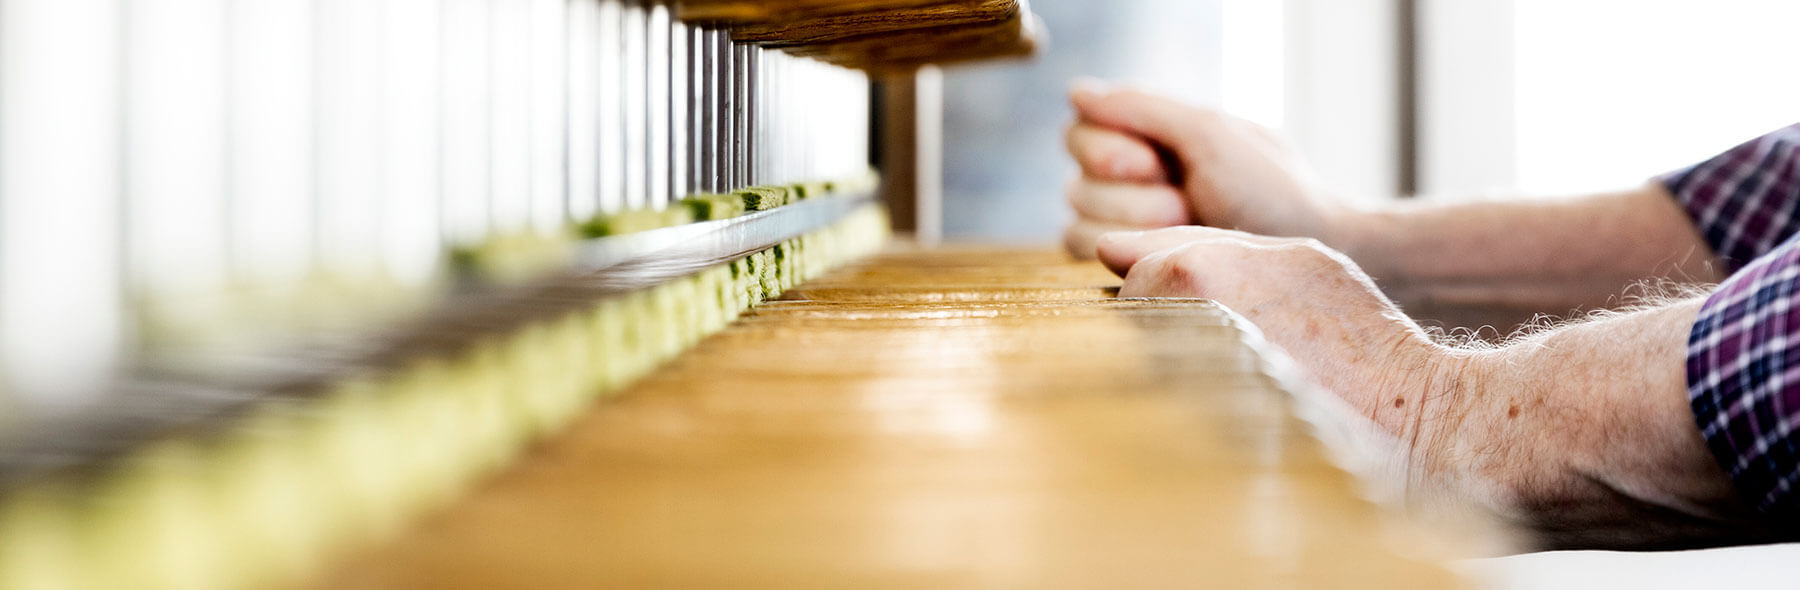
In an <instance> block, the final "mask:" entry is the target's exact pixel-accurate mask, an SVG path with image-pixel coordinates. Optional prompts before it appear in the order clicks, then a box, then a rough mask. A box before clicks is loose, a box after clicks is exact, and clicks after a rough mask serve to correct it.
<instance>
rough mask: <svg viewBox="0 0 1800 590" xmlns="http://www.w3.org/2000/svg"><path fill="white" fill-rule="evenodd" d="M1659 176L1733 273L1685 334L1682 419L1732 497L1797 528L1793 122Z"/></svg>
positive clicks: (1797, 203) (1799, 357) (1798, 190)
mask: <svg viewBox="0 0 1800 590" xmlns="http://www.w3.org/2000/svg"><path fill="white" fill-rule="evenodd" d="M1660 180H1661V181H1662V182H1663V183H1664V184H1665V185H1666V186H1667V187H1668V188H1669V192H1670V193H1671V194H1673V195H1674V196H1675V200H1676V201H1677V202H1679V203H1680V204H1681V205H1682V207H1683V208H1684V209H1686V211H1687V213H1688V215H1689V216H1690V217H1692V218H1693V221H1694V224H1695V226H1696V227H1697V228H1698V229H1699V230H1700V235H1701V236H1702V237H1704V238H1705V239H1706V242H1707V244H1709V245H1711V246H1712V248H1713V252H1714V253H1716V254H1718V255H1719V257H1720V258H1721V259H1722V260H1724V261H1725V263H1726V264H1727V265H1728V268H1730V269H1732V270H1733V271H1734V272H1733V273H1732V275H1731V276H1730V278H1728V279H1726V280H1725V282H1724V283H1723V284H1721V285H1720V286H1719V288H1718V289H1717V290H1715V291H1714V292H1713V293H1712V295H1711V296H1710V297H1708V298H1707V300H1706V303H1705V304H1703V305H1702V306H1701V308H1700V313H1699V316H1698V317H1697V318H1695V320H1694V327H1693V330H1692V331H1691V332H1690V333H1689V335H1688V356H1687V382H1688V401H1689V404H1690V405H1691V406H1692V408H1693V411H1694V421H1695V423H1696V424H1697V425H1698V426H1699V427H1700V433H1701V435H1702V436H1703V437H1704V438H1705V439H1706V443H1707V446H1708V447H1710V448H1711V450H1712V453H1713V456H1714V458H1716V459H1718V461H1719V464H1720V465H1722V466H1723V467H1724V468H1725V470H1726V471H1727V472H1728V473H1730V475H1731V478H1732V481H1733V482H1734V483H1735V484H1736V486H1737V489H1738V491H1739V492H1740V493H1742V494H1743V495H1744V496H1745V497H1746V498H1747V499H1749V500H1750V501H1752V502H1754V503H1755V504H1756V505H1757V506H1758V508H1760V509H1761V510H1763V511H1764V512H1765V513H1767V514H1769V515H1770V516H1772V517H1775V518H1777V519H1779V520H1781V521H1783V522H1786V523H1795V522H1800V496H1797V495H1795V494H1794V493H1793V491H1794V486H1795V484H1796V479H1797V478H1800V434H1797V433H1796V432H1795V430H1796V428H1800V309H1797V308H1800V237H1796V236H1795V234H1796V233H1800V125H1795V126H1791V127H1787V128H1783V129H1781V130H1779V131H1776V132H1774V133H1771V134H1769V135H1765V136H1763V137H1760V138H1757V139H1755V140H1752V141H1750V142H1749V143H1745V144H1743V145H1740V146H1738V147H1736V148H1733V149H1731V150H1730V151H1727V152H1725V153H1724V154H1721V155H1719V156H1718V157H1715V158H1713V159H1711V160H1708V161H1706V162H1702V163H1700V164H1698V165H1695V166H1693V167H1690V168H1686V169H1683V170H1679V171H1676V172H1674V173H1671V174H1669V175H1666V176H1664V177H1662V178H1661V179H1660ZM1746 262H1747V264H1746Z"/></svg>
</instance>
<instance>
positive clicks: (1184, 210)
mask: <svg viewBox="0 0 1800 590" xmlns="http://www.w3.org/2000/svg"><path fill="white" fill-rule="evenodd" d="M1070 99H1071V102H1072V103H1073V105H1074V107H1075V112H1076V116H1077V121H1076V123H1075V124H1074V125H1072V126H1071V127H1070V128H1069V130H1068V133H1067V137H1066V139H1067V143H1068V149H1069V153H1070V155H1071V156H1073V157H1074V158H1075V160H1076V162H1077V163H1078V164H1080V166H1081V171H1082V172H1081V177H1080V178H1078V179H1077V180H1075V181H1074V182H1072V183H1071V184H1070V186H1069V189H1068V197H1069V201H1070V204H1071V205H1072V206H1073V207H1074V209H1075V211H1076V214H1077V220H1076V221H1075V222H1074V223H1073V224H1072V225H1071V226H1070V227H1069V228H1068V230H1067V231H1066V232H1065V233H1064V242H1065V245H1066V246H1067V247H1068V248H1069V250H1070V252H1071V253H1073V254H1075V255H1076V256H1078V257H1088V256H1092V255H1093V252H1094V246H1095V243H1096V240H1097V239H1098V238H1099V235H1100V234H1102V233H1105V232H1107V231H1118V230H1144V229H1154V228H1159V227H1167V226H1172V225H1184V224H1199V225H1209V226H1214V227H1222V228H1229V229H1240V230H1243V231H1247V232H1251V233H1256V234H1265V235H1278V236H1306V237H1313V238H1318V239H1320V240H1324V241H1326V242H1328V243H1334V244H1335V243H1338V242H1339V240H1340V239H1341V238H1343V237H1344V235H1345V233H1346V232H1347V231H1348V228H1347V227H1346V226H1347V225H1348V221H1347V220H1346V216H1345V215H1344V213H1345V211H1344V208H1343V207H1342V206H1341V205H1338V204H1337V203H1336V201H1335V200H1334V199H1332V198H1331V197H1330V196H1329V195H1327V194H1325V193H1324V191H1322V190H1321V189H1319V188H1318V187H1317V186H1316V185H1315V184H1314V183H1313V182H1312V180H1311V179H1309V178H1308V177H1307V174H1306V172H1305V169H1304V166H1303V165H1302V163H1301V162H1300V160H1299V158H1298V157H1297V156H1296V155H1294V154H1293V153H1292V152H1291V151H1289V150H1288V149H1287V148H1286V147H1285V146H1283V145H1282V144H1281V142H1280V141H1279V140H1278V139H1276V138H1275V137H1274V136H1273V134H1271V133H1269V131H1268V130H1266V129H1263V128H1262V127H1260V126H1258V125H1256V124H1254V123H1250V122H1248V121H1244V120H1241V119H1237V118H1235V117H1231V116H1228V115H1225V114H1222V113H1219V112H1217V111H1213V110H1208V109H1201V108H1197V107H1192V106H1188V105H1185V104H1182V103H1179V102H1176V101H1173V100H1170V99H1167V98H1163V97H1159V96H1155V95H1151V94H1147V93H1144V92H1139V91H1136V90H1111V89H1107V88H1105V87H1103V86H1100V85H1098V84H1096V83H1078V84H1077V85H1076V87H1075V88H1074V89H1073V90H1072V91H1071V92H1070Z"/></svg>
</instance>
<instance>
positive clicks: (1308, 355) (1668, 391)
mask: <svg viewBox="0 0 1800 590" xmlns="http://www.w3.org/2000/svg"><path fill="white" fill-rule="evenodd" d="M1099 255H1100V259H1101V260H1102V261H1103V262H1105V263H1106V264H1107V265H1108V266H1109V267H1110V268H1112V269H1113V270H1115V271H1117V272H1120V273H1121V274H1123V275H1125V282H1124V285H1123V286H1122V287H1121V288H1120V295H1121V296H1125V297H1205V298H1210V299H1214V300H1217V301H1219V302H1220V303H1223V304H1225V305H1226V306H1228V307H1230V308H1232V309H1234V310H1236V311H1237V312H1238V313H1241V314H1243V315H1244V316H1245V317H1246V318H1248V319H1249V320H1250V321H1251V322H1253V323H1255V324H1256V325H1257V326H1258V327H1259V328H1261V330H1262V332H1263V333H1264V334H1265V335H1266V336H1267V337H1268V339H1269V341H1271V342H1273V343H1275V344H1277V345H1279V346H1281V347H1282V348H1283V349H1285V350H1286V351H1287V352H1288V353H1289V354H1290V355H1291V356H1293V358H1294V360H1295V361H1296V362H1297V363H1298V364H1299V365H1300V366H1301V367H1303V368H1305V369H1306V370H1307V372H1308V373H1309V374H1310V375H1311V377H1312V378H1313V379H1314V380H1315V381H1317V382H1319V384H1320V385H1323V386H1325V388H1326V389H1328V390H1330V391H1332V392H1334V393H1335V394H1337V395H1338V397H1340V398H1342V399H1343V400H1344V401H1345V402H1347V403H1348V404H1349V405H1350V406H1351V407H1353V408H1355V409H1356V410H1358V411H1359V413H1361V414H1363V415H1365V416H1367V417H1369V418H1370V419H1371V420H1373V421H1374V422H1375V424H1376V425H1377V426H1379V427H1380V428H1381V429H1382V430H1383V431H1385V432H1387V433H1389V434H1391V435H1393V436H1394V437H1395V439H1396V440H1398V441H1399V442H1400V443H1401V445H1400V451H1401V452H1403V453H1405V454H1406V456H1405V457H1404V459H1405V464H1406V465H1408V466H1409V469H1410V470H1411V472H1410V473H1409V474H1408V476H1407V477H1408V481H1407V484H1408V485H1409V486H1412V487H1413V489H1416V490H1421V491H1425V492H1427V493H1435V492H1440V491H1445V492H1449V493H1452V494H1455V495H1456V497H1457V498H1458V499H1464V500H1471V501H1474V502H1475V503H1477V504H1480V505H1484V506H1486V507H1488V508H1489V509H1491V510H1493V511H1494V512H1496V513H1498V514H1500V515H1501V516H1502V517H1504V518H1505V519H1507V520H1509V521H1511V522H1513V523H1515V524H1517V525H1519V526H1520V527H1521V528H1523V529H1525V530H1527V531H1529V532H1531V533H1532V536H1533V538H1534V539H1535V541H1536V544H1538V545H1541V546H1545V547H1607V548H1653V547H1682V546H1698V545H1710V544H1719V543H1725V542H1739V541H1751V540H1764V539H1769V538H1771V534H1770V530H1769V529H1767V528H1766V525H1763V524H1758V522H1759V519H1762V517H1764V516H1766V515H1762V514H1760V513H1757V512H1755V511H1754V509H1753V508H1751V507H1749V506H1748V505H1747V504H1745V503H1744V502H1743V501H1742V500H1741V499H1740V498H1739V497H1738V495H1737V493H1736V491H1735V489H1734V488H1733V484H1732V482H1731V480H1730V478H1728V477H1727V475H1726V474H1725V473H1724V471H1723V470H1722V469H1721V468H1720V467H1719V465H1718V464H1717V463H1716V462H1715V460H1714V459H1713V457H1712V455H1711V454H1710V453H1711V452H1710V451H1709V450H1708V447H1707V446H1706V443H1705V442H1704V441H1703V440H1702V438H1701V435H1700V432H1699V430H1698V428H1697V427H1696V426H1695V419H1694V413H1693V411H1692V410H1690V409H1689V406H1688V395H1687V386H1686V369H1685V367H1686V364H1685V359H1686V350H1687V344H1686V343H1687V339H1688V335H1689V332H1690V328H1691V327H1692V326H1693V323H1694V318H1695V315H1696V313H1697V311H1698V310H1699V309H1700V307H1701V301H1700V300H1698V299H1693V300H1686V301H1680V302H1677V303H1672V304H1666V305H1663V306H1660V307H1655V308H1652V309H1645V310H1639V311H1632V312H1625V313H1614V314H1611V315H1608V316H1605V317H1601V318H1597V319H1592V320H1590V321H1587V322H1583V323H1578V324H1573V325H1568V326H1564V327H1560V328H1556V329H1551V330H1546V331H1544V332H1540V333H1538V334H1536V335H1535V336H1532V337H1529V338H1523V339H1520V340H1517V341H1515V342H1513V343H1511V344H1508V345H1506V346H1503V347H1498V348H1485V349H1471V348H1458V347H1450V346H1445V345H1443V344H1439V343H1437V342H1434V341H1432V340H1431V339H1430V338H1428V337H1427V336H1426V334H1425V332H1424V331H1423V330H1421V329H1420V328H1419V326H1418V325H1417V324H1415V323H1414V322H1413V321H1412V320H1411V319H1410V318H1408V317H1407V316H1406V315H1405V314H1403V313H1401V312H1400V310H1399V309H1397V308H1396V307H1395V306H1394V305H1393V304H1392V303H1391V302H1390V301H1389V300H1388V299H1387V298H1386V297H1385V296H1384V295H1383V293H1382V292H1381V291H1380V290H1378V289H1376V287H1375V285H1374V283H1373V282H1372V281H1371V280H1370V278H1369V277H1368V276H1367V275H1365V274H1364V273H1363V272H1362V271H1361V270H1360V269H1359V268H1358V267H1357V265H1356V264H1355V263H1354V262H1352V261H1351V260H1350V259H1349V258H1348V257H1346V256H1344V255H1343V254H1341V253H1338V252H1336V251H1333V250H1331V249H1330V248H1327V247H1325V246H1324V245H1322V244H1320V243H1319V242H1318V241H1315V240H1308V239H1292V238H1270V237H1265V236H1257V235H1252V234H1246V233H1243V232H1234V231H1226V230H1217V229H1210V228H1198V227H1179V228H1168V229H1162V230H1155V231H1149V232H1133V233H1116V234H1109V235H1107V236H1105V237H1103V238H1102V239H1101V240H1100V245H1099ZM1763 520H1764V521H1766V519H1763Z"/></svg>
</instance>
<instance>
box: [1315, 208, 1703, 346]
mask: <svg viewBox="0 0 1800 590" xmlns="http://www.w3.org/2000/svg"><path fill="white" fill-rule="evenodd" d="M1349 217H1350V221H1349V222H1348V224H1349V226H1350V228H1351V229H1350V230H1348V231H1346V232H1344V233H1343V234H1342V237H1341V238H1338V239H1331V238H1327V239H1326V240H1325V241H1326V243H1327V244H1328V245H1331V246H1333V247H1336V248H1339V249H1341V250H1343V251H1344V252H1345V253H1346V254H1348V255H1350V257H1351V258H1353V259H1355V260H1356V261H1357V262H1359V263H1361V264H1362V266H1363V268H1364V269H1365V270H1366V271H1367V272H1368V273H1369V274H1370V275H1372V276H1374V277H1375V278H1376V280H1377V281H1379V283H1380V285H1381V287H1382V290H1383V291H1386V292H1387V293H1388V295H1389V296H1391V297H1393V298H1394V299H1395V300H1396V301H1397V302H1398V303H1400V305H1401V306H1403V307H1404V308H1406V311H1407V312H1408V313H1409V314H1411V315H1413V316H1414V317H1416V318H1420V319H1431V320H1437V321H1441V322H1444V323H1446V324H1449V325H1451V326H1463V327H1471V328H1473V327H1480V326H1484V325H1493V326H1499V327H1501V328H1502V329H1505V328H1508V327H1510V326H1516V325H1518V324H1520V323H1522V322H1524V321H1526V320H1529V319H1531V317H1532V316H1534V315H1536V314H1540V313H1541V314H1550V315H1566V314H1568V313H1569V312H1571V311H1586V310H1594V309H1607V308H1613V307H1618V306H1619V305H1620V304H1621V303H1623V302H1622V301H1620V300H1619V299H1618V298H1619V296H1620V295H1621V294H1622V293H1624V292H1625V291H1626V289H1627V288H1628V287H1630V286H1632V285H1633V284H1635V283H1638V282H1641V281H1644V280H1647V279H1657V280H1667V281H1672V282H1677V283H1715V282H1718V281H1719V280H1720V279H1722V278H1723V277H1724V275H1723V268H1722V265H1721V264H1720V263H1719V261H1718V259H1717V258H1716V257H1715V256H1714V255H1713V253H1712V251H1711V249H1710V248H1709V247H1708V246H1707V245H1706V243H1705V241H1703V240H1702V239H1701V237H1700V234H1699V233H1698V232H1697V231H1696V230H1695V229H1694V225H1693V222H1692V221H1691V220H1689V219H1688V217H1687V215H1686V214H1685V213H1684V212H1683V211H1682V210H1681V207H1680V206H1679V205H1677V204H1676V202H1675V200H1674V199H1673V198H1672V197H1671V196H1670V195H1669V193H1668V191H1667V189H1665V188H1663V186H1662V185H1661V184H1659V183H1654V182H1652V183H1647V184H1645V185H1643V186H1641V187H1638V188H1636V189H1632V190H1625V191H1617V192H1612V193H1602V194H1595V195H1589V196H1584V197H1577V198H1565V199H1525V200H1506V201H1478V202H1456V203H1443V204H1438V203H1430V202H1400V203H1393V204H1389V205H1385V206H1383V207H1381V208H1378V209H1371V210H1365V211H1361V212H1357V213H1352V214H1350V215H1349Z"/></svg>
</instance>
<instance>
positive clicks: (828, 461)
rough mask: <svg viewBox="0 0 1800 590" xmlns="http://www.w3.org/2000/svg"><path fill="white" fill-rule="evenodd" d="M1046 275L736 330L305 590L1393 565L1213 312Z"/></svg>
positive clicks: (802, 297) (1122, 574) (883, 277)
mask: <svg viewBox="0 0 1800 590" xmlns="http://www.w3.org/2000/svg"><path fill="white" fill-rule="evenodd" d="M1117 283H1118V279H1116V278H1115V277H1112V276H1111V275H1110V274H1107V273H1106V272H1104V271H1103V270H1101V269H1100V268H1099V267H1098V265H1093V264H1074V263H1069V262H1066V261H1064V260H1063V259H1062V257H1061V255H1060V254H1058V253H1055V252H1051V251H1049V250H1030V249H1027V250H1016V249H993V248H966V247H965V248H955V249H938V250H917V249H910V248H899V249H896V250H895V251H892V252H890V253H888V254H885V255H883V256H880V257H877V258H876V259H873V260H870V261H868V262H866V263H864V264H861V265H856V266H852V267H848V268H845V269H842V270H840V271H838V272H836V273H834V274H831V275H828V276H826V277H825V278H823V279H821V280H817V281H814V282H811V283H809V284H807V285H803V286H801V287H799V288H797V289H795V290H793V291H791V292H790V293H789V295H788V297H786V298H785V300H783V301H777V302H771V303H769V304H765V305H764V306H762V307H759V308H757V309H756V310H755V311H754V312H753V313H751V314H749V315H747V316H745V317H744V318H743V319H741V320H740V321H738V322H737V323H736V324H735V325H733V326H731V327H730V328H728V329H727V330H725V331H724V332H722V333H720V334H718V335H716V336H713V337H712V338H710V339H708V340H706V341H705V342H703V343H701V344H700V345H699V346H698V347H697V348H695V349H694V350H691V351H689V352H688V353H687V354H685V355H684V356H682V357H680V358H679V359H677V360H676V361H674V362H672V363H671V364H670V365H668V366H665V367H663V368H662V369H661V370H660V371H659V372H657V373H656V374H654V375H653V376H651V377H650V378H648V379H647V380H646V381H644V382H642V383H640V384H638V385H637V386H636V387H634V388H632V389H630V390H628V391H627V392H626V393H625V394H623V395H622V396H621V397H618V398H614V399H612V400H609V401H607V402H603V403H601V404H600V405H598V406H597V407H595V408H593V409H592V410H591V412H590V413H589V414H588V415H587V416H586V417H585V418H583V419H581V420H578V421H577V422H576V423H575V424H574V426H573V427H572V428H571V429H570V431H569V432H567V433H565V434H564V435H562V436H559V437H555V438H553V439H551V440H550V441H549V442H547V443H545V444H543V445H542V446H540V447H539V448H537V449H535V451H534V452H532V453H530V454H529V455H528V456H527V457H526V458H525V459H524V460H523V461H522V462H521V464H519V465H518V466H516V467H515V468H513V469H511V470H510V471H508V472H506V473H505V474H504V475H502V476H500V477H498V478H497V479H496V480H495V481H492V482H490V483H489V484H487V485H485V486H483V487H482V488H481V489H480V490H479V491H478V492H477V493H476V494H475V495H473V496H472V497H470V498H468V499H466V500H465V501H463V502H461V503H460V504H459V505H456V506H454V507H452V508H451V509H449V510H447V511H446V512H444V513H442V514H439V515H437V516H435V517H433V518H430V519H428V520H427V522H425V523H423V524H422V525H420V526H418V527H416V528H415V529H414V530H412V531H410V532H408V533H406V534H405V535H403V536H402V537H401V538H399V539H397V540H395V541H393V542H392V543H389V544H387V545H386V546H385V547H382V548H380V549H378V550H375V551H373V552H371V553H367V554H364V555H361V556H358V557H356V558H354V559H352V560H351V561H350V562H349V563H347V564H346V565H345V566H344V567H342V568H341V569H340V570H338V571H336V572H335V573H333V574H332V575H330V576H329V577H327V578H325V579H324V580H321V586H322V587H331V588H346V587H347V588H425V587H430V588H517V587H529V588H601V587H626V588H636V587H758V588H763V587H766V588H796V587H830V588H840V587H854V588H867V587H924V588H944V587H993V586H1000V587H1020V588H1046V587H1074V588H1092V587H1218V588H1258V587H1300V588H1314V587H1319V588H1323V587H1330V588H1365V587H1366V588H1434V587H1446V586H1454V585H1455V584H1456V580H1455V579H1454V578H1453V577H1452V576H1451V574H1450V573H1449V572H1448V570H1446V569H1444V568H1442V567H1440V566H1439V565H1436V564H1433V563H1428V562H1425V561H1421V560H1419V559H1416V558H1409V557H1403V556H1402V555H1401V554H1400V553H1398V552H1396V551H1395V548H1394V547H1393V546H1392V545H1391V544H1390V542H1389V540H1390V539H1391V538H1392V535H1388V534H1384V533H1383V532H1382V531H1383V528H1384V525H1383V521H1382V520H1381V517H1380V514H1379V511H1378V509H1377V508H1376V507H1375V506H1374V505H1372V504H1370V503H1368V502H1366V501H1364V500H1362V499H1360V498H1359V496H1358V495H1357V493H1356V491H1355V488H1356V486H1355V482H1354V481H1353V480H1352V479H1351V477H1350V476H1349V475H1348V474H1346V473H1344V472H1343V471H1341V470H1339V469H1337V468H1336V467H1334V466H1332V465H1331V464H1330V463H1329V462H1328V461H1327V459H1326V457H1325V454H1324V450H1323V449H1322V448H1321V446H1320V445H1319V443H1317V442H1316V441H1315V439H1313V438H1312V437H1311V436H1309V435H1308V434H1307V429H1306V427H1305V425H1304V424H1303V423H1301V422H1299V421H1298V420H1297V419H1296V418H1294V417H1293V415H1292V408H1291V407H1290V403H1291V402H1290V397H1289V396H1288V395H1287V394H1286V393H1285V392H1283V391H1282V390H1281V389H1280V386H1279V384H1278V383H1277V382H1276V381H1275V380H1274V379H1273V378H1271V377H1270V376H1268V374H1267V373H1266V372H1265V370H1264V367H1265V364H1264V363H1263V357H1262V356H1261V355H1260V353H1259V351H1258V350H1257V348H1256V346H1255V345H1253V344H1248V342H1253V341H1254V340H1253V339H1247V338H1246V337H1245V336H1244V333H1243V332H1242V331H1241V330H1240V329H1239V328H1238V327H1236V325H1235V324H1234V323H1233V322H1232V320H1231V319H1230V316H1229V315H1228V314H1226V313H1225V312H1223V311H1221V310H1220V309H1219V308H1217V307H1215V306H1213V305H1211V304H1209V303H1207V302H1203V301H1192V300H1160V301H1147V300H1119V299H1114V298H1112V291H1111V290H1110V288H1111V287H1114V286H1116V285H1117Z"/></svg>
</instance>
